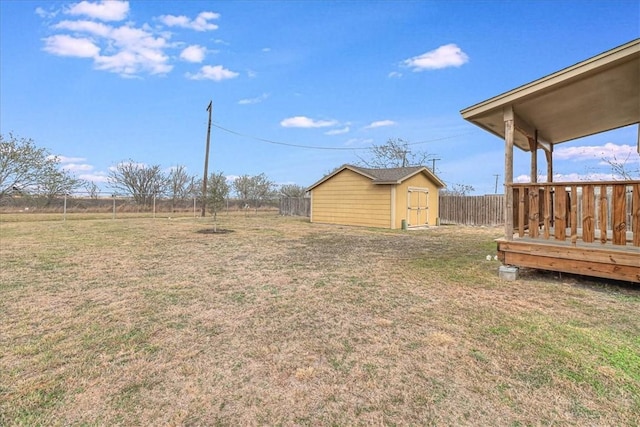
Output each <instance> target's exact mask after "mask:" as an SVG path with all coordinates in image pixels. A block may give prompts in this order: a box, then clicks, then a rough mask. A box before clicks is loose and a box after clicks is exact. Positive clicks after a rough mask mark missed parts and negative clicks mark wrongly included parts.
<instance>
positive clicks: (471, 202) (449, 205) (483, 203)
mask: <svg viewBox="0 0 640 427" xmlns="http://www.w3.org/2000/svg"><path fill="white" fill-rule="evenodd" d="M438 216H439V217H440V223H441V224H459V225H488V226H496V225H502V224H504V195H502V194H495V195H486V196H452V195H441V196H440V212H439V215H438Z"/></svg>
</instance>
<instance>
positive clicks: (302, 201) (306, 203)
mask: <svg viewBox="0 0 640 427" xmlns="http://www.w3.org/2000/svg"><path fill="white" fill-rule="evenodd" d="M280 215H285V216H307V217H308V216H311V199H310V198H308V197H281V198H280Z"/></svg>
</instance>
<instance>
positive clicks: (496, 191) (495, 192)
mask: <svg viewBox="0 0 640 427" xmlns="http://www.w3.org/2000/svg"><path fill="white" fill-rule="evenodd" d="M493 176H495V177H496V189H495V191H494V194H498V177H499V176H500V174H499V173H495V174H493Z"/></svg>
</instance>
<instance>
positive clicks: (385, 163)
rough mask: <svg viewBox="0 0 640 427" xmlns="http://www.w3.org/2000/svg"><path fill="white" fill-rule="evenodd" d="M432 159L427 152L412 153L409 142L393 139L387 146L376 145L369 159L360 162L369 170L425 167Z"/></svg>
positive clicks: (371, 150)
mask: <svg viewBox="0 0 640 427" xmlns="http://www.w3.org/2000/svg"><path fill="white" fill-rule="evenodd" d="M430 158H431V156H430V155H429V154H427V153H426V152H423V151H412V150H411V149H410V147H409V143H408V142H407V141H404V140H402V139H400V138H391V139H389V140H388V141H387V142H386V143H385V144H382V145H375V144H374V145H373V146H372V147H371V149H370V150H369V158H368V159H365V158H362V157H360V162H361V164H362V165H364V166H366V167H369V168H400V167H407V166H424V165H425V163H426V162H427V161H428V160H429V159H430Z"/></svg>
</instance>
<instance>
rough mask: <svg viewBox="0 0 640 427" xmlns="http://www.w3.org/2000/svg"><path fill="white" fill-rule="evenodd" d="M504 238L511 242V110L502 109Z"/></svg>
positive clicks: (509, 108)
mask: <svg viewBox="0 0 640 427" xmlns="http://www.w3.org/2000/svg"><path fill="white" fill-rule="evenodd" d="M503 114H504V211H505V212H504V213H505V221H504V237H505V239H507V240H513V187H512V185H513V139H514V127H513V109H512V108H511V107H507V108H505V109H504V113H503Z"/></svg>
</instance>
